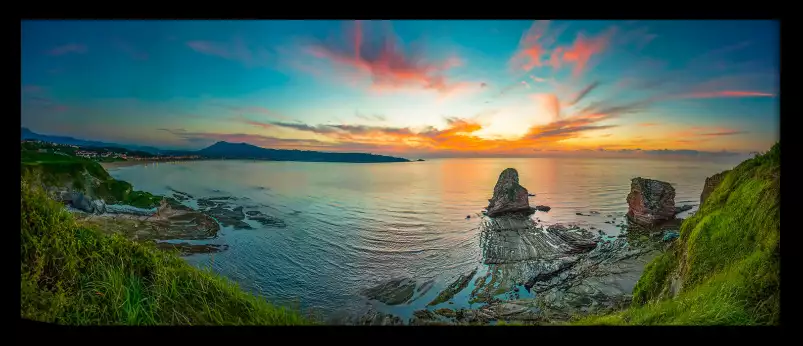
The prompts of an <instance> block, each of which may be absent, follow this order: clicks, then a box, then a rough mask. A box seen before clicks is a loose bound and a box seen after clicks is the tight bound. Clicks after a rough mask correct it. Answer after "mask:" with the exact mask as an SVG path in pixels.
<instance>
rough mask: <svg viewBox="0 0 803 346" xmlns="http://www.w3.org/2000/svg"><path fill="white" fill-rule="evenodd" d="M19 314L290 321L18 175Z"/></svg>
mask: <svg viewBox="0 0 803 346" xmlns="http://www.w3.org/2000/svg"><path fill="white" fill-rule="evenodd" d="M20 195H21V198H20V199H21V213H20V262H21V263H20V265H21V281H20V290H21V292H20V296H21V297H20V298H21V301H20V313H21V317H22V318H27V319H32V320H38V321H46V322H55V323H60V324H79V325H89V324H91V325H98V324H100V325H107V324H139V325H297V324H309V320H308V319H306V318H304V317H302V316H300V315H299V314H298V313H296V312H295V311H291V310H289V309H287V308H283V307H277V306H274V305H271V304H270V303H268V302H267V301H265V300H264V299H262V298H259V297H256V296H253V295H250V294H248V293H246V292H244V291H242V290H241V289H240V288H238V287H237V285H236V284H234V283H232V282H230V281H228V280H227V279H225V278H222V277H220V276H217V275H215V274H213V273H212V272H210V271H207V270H201V269H197V268H195V267H192V266H190V265H189V264H188V263H186V262H185V261H183V260H182V259H181V258H179V257H177V256H176V255H174V254H172V253H165V252H162V251H159V250H156V249H155V248H152V247H149V246H146V245H143V244H137V243H134V242H131V241H129V240H126V239H124V238H122V237H120V236H116V235H113V236H108V235H104V234H101V233H100V232H99V231H98V230H95V229H92V228H89V227H85V226H82V225H80V224H78V223H76V221H75V219H74V218H73V216H72V215H71V214H70V213H69V212H68V211H66V210H65V209H64V208H63V207H62V206H61V205H60V204H59V203H58V202H56V201H54V200H52V199H50V198H49V197H48V196H47V193H46V192H45V191H44V190H43V189H42V187H41V186H40V185H39V184H37V183H32V182H30V181H28V180H27V179H25V178H23V179H21V189H20Z"/></svg>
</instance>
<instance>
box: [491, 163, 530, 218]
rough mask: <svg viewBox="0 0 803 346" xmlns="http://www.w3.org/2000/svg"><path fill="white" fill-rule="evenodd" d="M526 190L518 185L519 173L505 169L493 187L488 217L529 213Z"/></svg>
mask: <svg viewBox="0 0 803 346" xmlns="http://www.w3.org/2000/svg"><path fill="white" fill-rule="evenodd" d="M528 195H529V193H528V192H527V189H525V188H524V187H523V186H521V185H519V172H517V171H516V169H514V168H507V169H505V170H504V171H502V174H500V175H499V180H497V181H496V186H494V194H493V197H492V198H491V199H489V200H488V202H490V203H489V204H488V208H487V210H488V212H487V214H488V216H491V217H494V216H499V215H502V214H507V213H515V212H531V211H532V208H530V201H529V199H528V198H527V197H528Z"/></svg>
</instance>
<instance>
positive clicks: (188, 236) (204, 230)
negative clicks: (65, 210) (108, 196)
mask: <svg viewBox="0 0 803 346" xmlns="http://www.w3.org/2000/svg"><path fill="white" fill-rule="evenodd" d="M76 217H77V218H78V219H79V221H81V222H83V223H88V224H91V225H94V226H96V227H98V228H99V229H100V230H101V231H104V232H106V233H116V234H120V235H122V236H124V237H126V238H128V239H130V240H134V241H152V240H174V239H183V240H202V239H210V238H214V237H215V236H216V235H217V232H218V231H219V230H220V226H219V225H218V223H217V222H215V220H214V219H213V218H211V217H210V216H208V215H205V214H203V213H200V212H198V211H195V210H192V209H190V208H188V207H184V206H171V207H170V208H161V209H159V212H158V213H154V214H152V215H148V216H143V215H135V214H103V215H99V216H93V215H87V216H82V215H76Z"/></svg>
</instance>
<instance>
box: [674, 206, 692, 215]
mask: <svg viewBox="0 0 803 346" xmlns="http://www.w3.org/2000/svg"><path fill="white" fill-rule="evenodd" d="M691 208H694V206H692V205H689V204H686V205H681V206H679V207H675V215H677V214H680V213H682V212H684V211H687V210H691Z"/></svg>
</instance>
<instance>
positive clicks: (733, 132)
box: [700, 130, 747, 136]
mask: <svg viewBox="0 0 803 346" xmlns="http://www.w3.org/2000/svg"><path fill="white" fill-rule="evenodd" d="M746 133H747V131H737V130H725V131H720V132H709V133H701V134H700V135H701V136H733V135H742V134H746Z"/></svg>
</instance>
